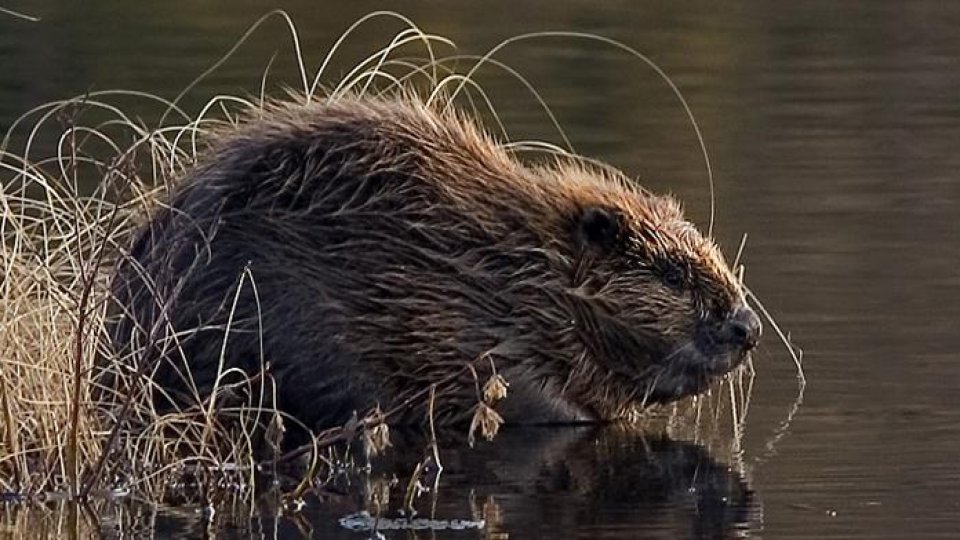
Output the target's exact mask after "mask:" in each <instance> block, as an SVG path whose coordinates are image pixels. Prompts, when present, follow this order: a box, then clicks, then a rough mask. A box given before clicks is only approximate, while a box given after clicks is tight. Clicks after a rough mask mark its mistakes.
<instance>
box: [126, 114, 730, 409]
mask: <svg viewBox="0 0 960 540" xmlns="http://www.w3.org/2000/svg"><path fill="white" fill-rule="evenodd" d="M258 116H259V115H258ZM589 209H603V210H604V211H606V212H609V215H611V216H614V217H615V218H616V220H617V223H618V224H619V227H620V229H619V233H618V234H617V236H616V238H614V239H612V240H611V243H610V244H609V245H607V246H593V245H590V243H589V242H585V241H584V240H583V239H582V238H581V237H580V236H578V234H577V232H578V226H579V223H580V219H581V217H582V216H583V215H584V212H586V211H588V210H589ZM130 255H131V256H130V257H129V259H128V261H127V262H126V263H123V264H121V265H120V267H119V270H118V272H117V276H116V279H115V286H114V291H115V295H116V297H117V300H118V305H120V306H121V310H123V311H125V312H126V314H127V315H126V316H124V317H119V318H118V320H117V322H116V323H115V324H114V325H113V326H112V327H111V335H112V336H113V341H114V343H115V344H116V345H117V347H116V349H117V350H116V354H117V355H121V356H124V357H125V358H127V362H128V364H129V365H131V366H141V367H143V366H146V368H147V369H144V371H145V372H146V373H148V374H150V373H152V374H153V376H154V378H155V380H156V381H157V382H158V383H159V384H160V385H161V386H163V387H164V388H166V389H167V390H168V391H169V392H171V394H172V395H174V396H177V395H185V394H189V393H190V392H189V391H188V388H189V385H187V384H185V383H184V382H183V380H184V378H185V377H186V376H187V371H189V377H190V378H192V381H193V382H192V383H191V384H193V385H196V388H198V389H199V393H200V395H201V396H203V395H204V393H205V392H209V390H210V388H211V387H212V385H213V382H214V379H215V377H216V374H217V370H218V369H219V368H218V366H219V365H220V360H221V350H223V351H224V354H223V356H222V359H223V366H224V369H229V368H231V367H239V368H241V369H244V370H247V371H249V372H255V371H256V370H258V369H259V368H260V366H261V360H262V361H263V362H265V363H268V364H269V372H270V373H271V374H272V375H273V377H274V378H275V379H276V380H277V382H278V383H279V389H280V390H279V392H280V406H281V407H282V408H284V409H286V410H287V411H288V412H291V413H292V414H294V415H296V416H297V417H299V418H300V419H302V420H304V421H306V422H307V423H309V424H311V425H316V426H322V425H329V424H331V423H336V422H342V421H344V420H345V419H346V418H348V417H349V415H350V413H351V412H352V411H354V410H356V411H359V412H361V413H362V412H363V411H365V410H367V409H369V408H370V407H372V406H374V405H375V404H378V403H379V404H381V405H382V406H384V407H388V406H389V405H391V404H396V403H398V402H399V400H401V399H402V398H403V397H405V396H411V395H413V394H415V393H416V392H419V391H421V390H423V389H425V388H427V387H428V386H429V385H430V384H431V383H434V382H438V381H441V380H444V379H448V378H449V377H450V375H451V374H452V373H455V372H457V371H458V370H459V371H462V376H461V377H459V378H458V379H457V380H456V381H454V383H453V385H454V389H453V390H452V391H451V392H448V393H447V394H445V396H446V397H445V398H444V400H443V402H442V403H439V404H437V412H438V417H439V418H440V419H441V420H451V421H455V420H457V419H462V418H464V417H465V416H466V415H468V414H469V412H470V411H469V409H470V407H471V406H472V403H475V401H476V398H475V395H476V383H475V380H474V376H473V375H472V374H471V373H470V372H469V371H463V370H462V367H463V366H464V365H465V364H466V363H468V362H471V361H474V360H477V359H479V358H484V357H486V356H489V357H490V359H492V360H493V362H494V364H495V365H496V366H497V368H498V370H499V371H500V372H501V373H502V374H504V375H505V377H506V378H507V380H508V381H509V382H511V384H512V386H511V387H510V393H509V396H508V398H507V399H506V402H505V403H504V411H505V412H506V416H507V420H508V421H523V420H533V421H539V420H595V419H605V418H613V417H618V416H621V415H624V414H628V413H630V412H632V411H635V410H637V409H638V408H641V407H643V406H644V405H646V404H650V403H654V402H663V401H669V400H673V399H676V398H679V397H682V396H685V395H689V394H692V393H695V392H699V391H702V390H703V389H704V388H706V386H707V385H708V384H709V383H710V382H711V381H712V380H713V379H714V378H715V377H716V376H717V375H721V374H723V373H725V372H727V371H728V370H729V369H731V368H732V367H734V366H735V365H736V364H737V363H738V362H740V361H741V360H742V358H743V356H744V354H745V353H743V352H742V351H740V350H739V349H736V350H734V349H733V348H730V347H721V346H718V345H716V344H714V343H713V342H712V341H711V340H710V339H708V338H705V337H704V336H705V335H706V334H705V330H704V329H705V328H709V327H710V325H712V324H716V323H717V321H719V320H722V319H723V318H724V317H727V316H728V315H729V314H730V312H731V311H732V310H733V309H734V308H735V306H736V305H738V304H740V303H741V302H742V291H741V289H740V286H739V285H738V283H737V280H736V279H735V278H734V276H733V275H732V274H731V272H730V270H729V268H728V266H727V264H726V263H725V262H724V261H723V258H722V256H721V255H720V253H719V251H718V249H717V248H716V246H715V245H714V244H713V243H712V242H711V241H710V240H709V239H706V238H704V237H703V236H702V235H701V234H700V233H699V232H697V230H696V229H695V228H694V227H693V226H692V225H691V224H690V223H688V222H687V221H685V220H684V219H683V216H682V214H681V211H680V208H679V205H678V204H677V203H676V202H675V201H673V200H672V199H670V198H667V197H660V196H655V195H652V194H650V193H648V192H646V191H644V190H642V189H641V188H639V187H636V186H635V185H634V184H633V183H632V182H631V181H630V180H629V179H627V178H625V177H624V176H622V175H621V174H620V173H617V172H614V171H611V170H609V169H600V168H592V167H588V166H586V165H583V164H578V163H577V162H576V161H574V160H561V159H556V160H553V162H551V163H549V164H537V165H529V164H523V163H521V162H520V161H519V160H518V159H517V158H516V157H515V156H513V155H511V154H510V153H509V152H508V151H506V150H504V149H503V148H502V146H500V145H498V144H497V142H495V141H494V140H492V139H491V138H490V137H489V136H488V135H486V134H484V133H483V132H482V131H481V130H480V129H478V128H476V127H475V126H474V125H473V124H472V123H471V122H470V121H468V120H466V119H464V118H463V117H462V116H461V115H459V114H457V113H455V112H438V111H436V110H433V109H431V108H428V107H427V106H425V105H423V104H422V103H420V102H418V101H416V100H404V99H400V98H395V99H385V100H383V101H374V100H371V99H359V98H340V99H337V100H324V101H321V102H314V103H313V104H311V105H306V106H304V105H289V104H276V105H273V106H271V107H270V108H269V110H267V111H266V112H264V113H263V114H262V117H258V118H256V119H251V120H249V121H248V122H247V123H246V124H245V125H244V126H242V127H240V128H239V129H236V130H234V131H231V132H230V133H227V134H224V135H223V136H221V137H220V138H219V140H217V141H216V142H215V143H214V144H213V145H212V147H211V148H210V150H209V151H208V152H207V154H206V157H205V158H204V159H202V160H201V162H200V163H199V164H198V165H197V167H196V168H195V169H194V170H193V171H191V172H190V173H188V174H187V175H186V177H185V178H184V179H183V180H182V182H181V183H180V184H179V185H178V186H176V187H175V189H174V191H173V194H172V196H171V200H170V204H169V207H167V208H164V209H161V210H160V211H158V212H157V213H156V215H155V216H153V218H152V219H151V221H150V222H149V224H148V225H146V226H144V228H143V230H142V231H141V233H140V235H139V237H138V238H137V240H136V242H135V244H134V245H133V247H132V249H131V254H130ZM245 268H248V269H249V271H250V275H251V276H252V283H253V284H255V288H254V287H253V286H251V282H250V280H248V281H247V282H246V284H245V285H244V286H243V287H242V288H241V289H240V290H239V292H238V291H237V286H238V283H239V282H240V276H241V274H242V273H243V271H244V269H245ZM678 270H679V271H680V272H681V274H680V277H682V282H681V283H679V284H677V283H674V284H673V285H672V286H671V285H668V284H667V282H666V281H665V279H664V272H669V271H674V272H676V271H678ZM675 281H676V280H675ZM258 300H259V301H258ZM234 301H236V306H235V309H233V310H232V318H231V319H228V317H230V316H231V308H232V307H233V304H234ZM118 313H119V311H118ZM228 320H229V325H228ZM227 326H229V335H228V339H227V341H226V345H224V328H225V327H227ZM261 328H262V330H261ZM261 340H262V341H261ZM261 350H262V355H261ZM144 363H146V364H144ZM478 365H479V366H481V368H483V367H488V366H489V362H481V363H479V364H478ZM187 366H189V370H188V369H187ZM482 376H483V374H482V373H481V377H482ZM184 401H189V400H188V399H186V398H184ZM422 401H424V400H419V401H417V404H418V405H419V403H421V402H422ZM421 411H422V409H419V408H417V407H413V408H411V410H410V413H409V415H407V416H408V417H409V418H411V419H419V418H421V417H422V412H421Z"/></svg>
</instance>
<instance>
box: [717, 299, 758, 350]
mask: <svg viewBox="0 0 960 540" xmlns="http://www.w3.org/2000/svg"><path fill="white" fill-rule="evenodd" d="M762 332H763V325H762V324H760V317H758V316H757V313H756V312H755V311H753V309H751V308H750V306H748V305H746V304H741V305H740V306H738V307H737V308H736V309H734V310H733V312H732V313H731V314H730V316H729V317H727V319H726V320H725V321H724V322H723V323H722V324H721V325H720V327H719V328H718V329H717V335H716V339H717V340H718V341H720V342H722V343H725V344H728V345H730V346H731V347H736V348H740V349H742V350H744V351H750V350H753V349H754V348H755V347H756V346H757V343H759V342H760V334H761V333H762Z"/></svg>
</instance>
